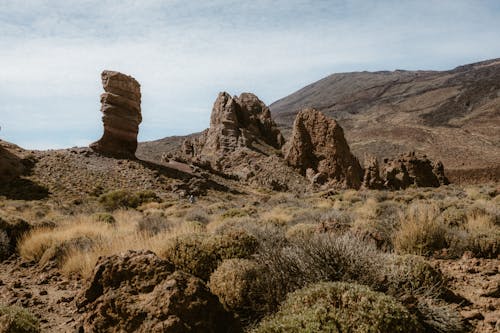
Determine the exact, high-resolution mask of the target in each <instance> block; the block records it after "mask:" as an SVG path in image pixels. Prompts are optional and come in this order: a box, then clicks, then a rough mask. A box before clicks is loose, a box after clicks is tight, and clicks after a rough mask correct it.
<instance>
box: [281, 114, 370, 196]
mask: <svg viewBox="0 0 500 333" xmlns="http://www.w3.org/2000/svg"><path fill="white" fill-rule="evenodd" d="M285 151H286V152H285V159H286V161H287V163H288V164H289V165H290V166H292V167H294V168H296V169H298V170H299V171H300V172H301V173H302V174H303V175H305V176H308V178H310V179H311V180H315V181H317V182H319V183H325V182H328V183H335V184H338V185H342V186H343V187H348V188H359V187H360V185H361V180H362V178H363V169H362V168H361V166H360V164H359V161H358V159H357V158H356V157H355V156H354V155H353V154H352V153H351V151H350V149H349V145H348V144H347V141H346V139H345V137H344V131H343V130H342V127H340V125H339V124H338V123H337V122H336V121H335V120H334V119H332V118H328V117H326V116H325V115H324V114H323V113H321V112H319V111H316V110H314V109H304V110H302V111H300V112H299V114H298V115H297V117H296V118H295V121H294V124H293V130H292V135H291V138H290V142H289V143H287V147H286V149H285Z"/></svg>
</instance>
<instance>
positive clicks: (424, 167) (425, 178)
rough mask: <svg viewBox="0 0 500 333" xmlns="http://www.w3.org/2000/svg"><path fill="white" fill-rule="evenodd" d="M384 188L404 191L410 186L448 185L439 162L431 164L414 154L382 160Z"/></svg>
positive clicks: (429, 161) (424, 158) (423, 157)
mask: <svg viewBox="0 0 500 333" xmlns="http://www.w3.org/2000/svg"><path fill="white" fill-rule="evenodd" d="M382 178H383V180H384V187H386V188H389V189H395V190H398V189H405V188H407V187H409V186H411V185H414V186H417V187H439V186H440V185H447V184H449V181H448V179H447V178H446V176H445V174H444V166H443V163H441V162H440V161H438V162H436V163H433V162H432V161H431V160H429V159H428V158H427V157H426V156H425V155H423V156H418V155H417V154H415V152H410V153H408V154H406V155H402V156H400V157H399V158H397V159H393V160H389V159H385V160H384V165H383V168H382Z"/></svg>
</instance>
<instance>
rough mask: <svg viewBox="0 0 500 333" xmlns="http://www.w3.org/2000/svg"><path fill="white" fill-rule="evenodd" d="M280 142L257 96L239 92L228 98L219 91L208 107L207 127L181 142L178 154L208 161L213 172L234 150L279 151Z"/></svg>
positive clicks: (282, 140)
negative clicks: (198, 133) (210, 112)
mask: <svg viewBox="0 0 500 333" xmlns="http://www.w3.org/2000/svg"><path fill="white" fill-rule="evenodd" d="M284 141H285V140H284V138H283V136H282V135H281V132H280V131H279V129H278V127H277V126H276V124H275V123H274V121H273V120H272V118H271V112H270V110H269V108H268V107H267V106H266V105H265V104H264V103H263V102H262V101H261V100H260V99H259V98H258V97H257V96H255V95H254V94H251V93H243V94H241V95H240V96H239V97H237V96H233V97H231V95H229V94H228V93H226V92H221V93H219V96H218V97H217V99H216V101H215V103H214V105H213V108H212V114H211V116H210V128H208V129H207V130H205V131H204V132H202V133H201V134H200V135H199V136H198V137H196V138H192V139H188V140H186V141H184V143H183V144H182V146H181V155H183V156H184V157H187V158H190V159H192V160H197V161H200V160H207V161H210V163H211V165H212V167H213V168H214V169H221V168H222V167H223V165H222V164H224V163H223V162H221V160H223V159H224V158H227V157H228V155H229V154H231V153H233V152H235V151H238V150H240V149H244V148H248V149H250V150H254V151H259V150H260V149H261V148H262V146H269V147H270V148H271V149H280V148H281V147H282V146H283V144H284Z"/></svg>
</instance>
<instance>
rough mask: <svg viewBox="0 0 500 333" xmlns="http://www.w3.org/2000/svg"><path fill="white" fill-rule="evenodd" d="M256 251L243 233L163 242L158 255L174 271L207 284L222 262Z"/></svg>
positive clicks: (186, 236) (181, 237)
mask: <svg viewBox="0 0 500 333" xmlns="http://www.w3.org/2000/svg"><path fill="white" fill-rule="evenodd" d="M256 248H257V240H256V239H255V238H254V237H252V236H251V235H249V234H247V233H244V232H234V233H229V234H224V235H210V234H206V233H192V234H184V235H179V236H176V237H170V238H168V239H165V240H164V243H163V245H162V246H161V248H160V249H159V253H158V254H159V255H160V256H162V257H164V258H165V259H167V260H168V261H170V262H171V263H172V264H174V266H175V267H176V269H179V270H183V271H185V272H188V273H191V274H193V275H195V276H197V277H200V278H201V279H203V280H205V281H207V280H208V279H209V277H210V274H212V272H213V271H214V270H215V269H216V268H217V266H218V265H219V264H220V262H222V260H224V259H231V258H248V257H250V256H251V255H252V254H253V253H254V252H255V250H256Z"/></svg>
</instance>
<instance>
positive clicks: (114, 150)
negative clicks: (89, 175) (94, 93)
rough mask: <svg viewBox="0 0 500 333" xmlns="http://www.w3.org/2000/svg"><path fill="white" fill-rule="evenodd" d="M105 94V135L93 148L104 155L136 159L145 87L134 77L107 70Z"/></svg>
mask: <svg viewBox="0 0 500 333" xmlns="http://www.w3.org/2000/svg"><path fill="white" fill-rule="evenodd" d="M101 78H102V85H103V88H104V91H105V92H104V93H103V94H102V95H101V104H102V106H101V111H102V113H103V117H102V121H103V123H104V134H103V136H102V138H101V139H100V140H99V141H97V142H94V143H93V144H91V145H90V147H91V148H92V149H93V150H95V151H97V152H99V153H101V154H104V155H110V156H114V157H120V158H134V157H135V151H136V149H137V134H138V133H139V124H140V123H141V121H142V116H141V90H140V88H141V86H140V84H139V83H138V82H137V81H136V80H135V79H134V78H133V77H131V76H128V75H125V74H122V73H119V72H114V71H103V72H102V74H101Z"/></svg>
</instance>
